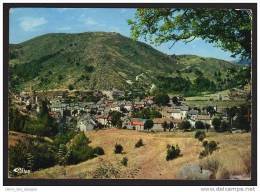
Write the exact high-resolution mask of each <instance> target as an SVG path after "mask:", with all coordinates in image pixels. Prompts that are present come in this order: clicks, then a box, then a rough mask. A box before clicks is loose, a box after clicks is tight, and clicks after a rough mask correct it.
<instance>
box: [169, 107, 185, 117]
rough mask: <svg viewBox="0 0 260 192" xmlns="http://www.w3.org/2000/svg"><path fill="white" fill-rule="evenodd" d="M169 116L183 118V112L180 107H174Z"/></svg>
mask: <svg viewBox="0 0 260 192" xmlns="http://www.w3.org/2000/svg"><path fill="white" fill-rule="evenodd" d="M171 117H172V118H173V119H183V114H182V113H181V110H180V109H174V110H172V111H171Z"/></svg>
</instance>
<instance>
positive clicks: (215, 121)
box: [212, 118, 221, 132]
mask: <svg viewBox="0 0 260 192" xmlns="http://www.w3.org/2000/svg"><path fill="white" fill-rule="evenodd" d="M212 125H213V127H214V129H215V130H216V131H217V132H220V131H221V129H220V125H221V119H219V118H214V119H213V120H212Z"/></svg>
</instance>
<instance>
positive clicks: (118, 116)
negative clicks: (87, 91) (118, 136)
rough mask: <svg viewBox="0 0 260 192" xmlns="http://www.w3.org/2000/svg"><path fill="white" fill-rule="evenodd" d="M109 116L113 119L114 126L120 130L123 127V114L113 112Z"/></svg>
mask: <svg viewBox="0 0 260 192" xmlns="http://www.w3.org/2000/svg"><path fill="white" fill-rule="evenodd" d="M109 116H110V117H111V124H112V125H113V126H116V127H118V128H120V127H122V121H121V117H122V116H123V114H122V113H120V112H118V111H112V112H110V113H109Z"/></svg>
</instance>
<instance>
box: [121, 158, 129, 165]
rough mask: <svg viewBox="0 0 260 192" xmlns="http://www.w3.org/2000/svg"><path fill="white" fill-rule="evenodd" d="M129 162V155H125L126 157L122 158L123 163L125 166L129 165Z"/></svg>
mask: <svg viewBox="0 0 260 192" xmlns="http://www.w3.org/2000/svg"><path fill="white" fill-rule="evenodd" d="M127 162H128V158H127V157H124V158H123V159H122V160H121V164H122V165H124V166H127Z"/></svg>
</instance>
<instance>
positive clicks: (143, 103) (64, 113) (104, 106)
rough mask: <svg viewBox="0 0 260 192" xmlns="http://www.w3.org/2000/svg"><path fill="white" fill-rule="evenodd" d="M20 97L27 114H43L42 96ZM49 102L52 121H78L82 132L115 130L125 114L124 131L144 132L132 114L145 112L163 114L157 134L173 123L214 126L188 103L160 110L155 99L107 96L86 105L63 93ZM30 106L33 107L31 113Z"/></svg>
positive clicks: (156, 122) (140, 121)
mask: <svg viewBox="0 0 260 192" xmlns="http://www.w3.org/2000/svg"><path fill="white" fill-rule="evenodd" d="M114 94H115V95H117V96H118V95H121V94H122V93H121V92H119V91H117V92H115V93H114ZM112 95H113V94H112ZM16 97H17V98H16V99H17V100H19V101H20V102H23V104H24V106H25V110H35V112H39V111H40V109H39V108H40V105H39V100H40V99H39V98H40V97H41V96H40V95H39V94H31V95H30V94H20V95H19V96H16ZM48 100H49V105H48V106H49V114H50V115H51V116H52V117H54V118H55V119H56V120H57V121H58V122H59V121H61V120H63V121H64V119H65V123H69V122H71V121H72V120H74V122H75V120H76V128H77V129H79V130H81V131H88V130H93V129H95V128H97V127H100V126H102V127H112V125H111V115H110V114H111V111H118V112H120V113H122V114H123V116H122V117H121V121H122V128H126V129H135V130H138V131H142V130H144V124H145V122H146V121H147V119H141V118H134V117H133V115H132V114H133V111H138V110H142V109H144V108H153V109H155V110H156V111H159V112H160V113H161V117H160V118H154V119H152V120H153V124H154V125H153V128H152V130H154V131H164V128H163V124H164V123H165V122H167V123H172V125H173V126H174V127H177V126H178V124H179V123H181V122H182V121H184V120H188V121H189V122H190V124H191V125H192V126H193V127H194V126H195V122H196V121H202V122H203V123H207V124H209V125H210V126H211V125H212V123H211V120H212V117H211V116H210V115H209V114H207V112H206V111H202V112H201V111H199V110H196V109H191V108H190V107H189V106H187V105H185V104H184V102H180V104H178V105H175V104H174V103H172V102H171V103H169V105H168V106H165V107H162V106H158V105H156V104H155V103H154V100H153V97H151V96H149V97H146V98H144V99H142V100H138V101H125V100H122V101H118V100H115V99H113V98H110V97H107V96H105V95H103V96H101V98H100V100H99V101H97V102H85V101H81V100H77V101H68V100H67V99H66V94H64V93H62V92H59V93H58V94H56V95H55V94H54V95H52V96H51V97H49V98H48ZM28 106H31V107H30V108H29V109H28Z"/></svg>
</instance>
